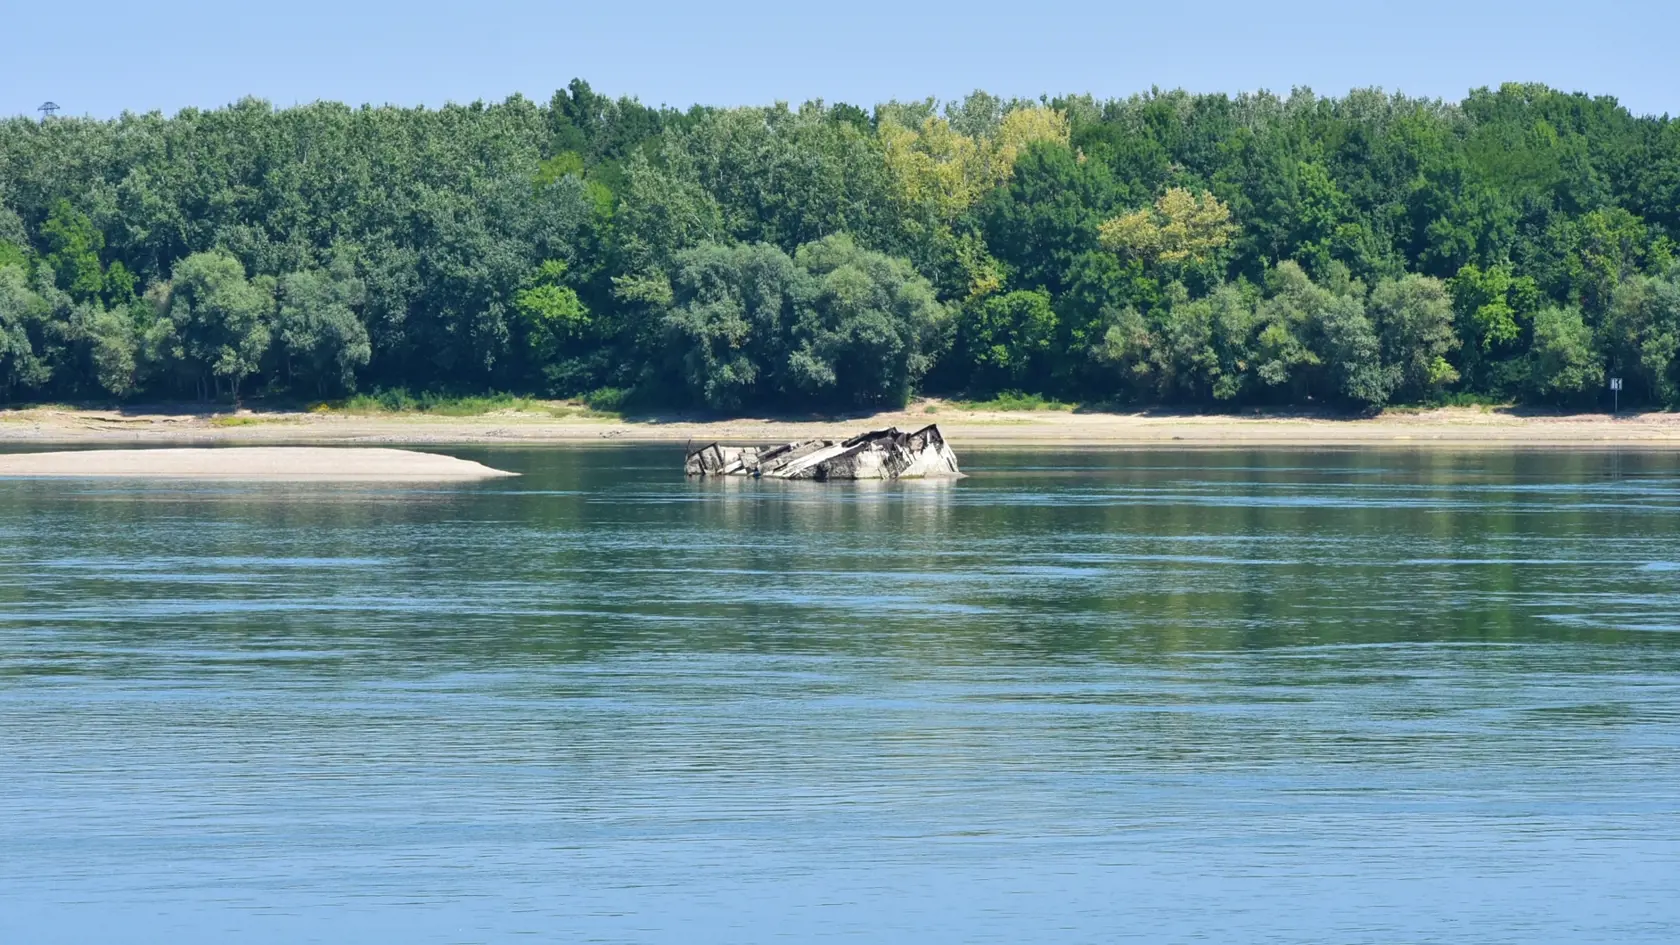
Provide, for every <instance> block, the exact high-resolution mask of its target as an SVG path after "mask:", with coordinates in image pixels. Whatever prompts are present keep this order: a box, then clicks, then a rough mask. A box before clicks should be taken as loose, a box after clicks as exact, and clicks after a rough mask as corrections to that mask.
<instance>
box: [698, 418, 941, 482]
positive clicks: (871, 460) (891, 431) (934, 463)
mask: <svg viewBox="0 0 1680 945" xmlns="http://www.w3.org/2000/svg"><path fill="white" fill-rule="evenodd" d="M683 472H685V473H687V474H688V475H690V476H749V477H752V478H754V479H760V478H762V479H812V480H816V481H818V482H826V481H830V480H840V479H934V478H955V477H958V476H961V475H962V473H961V472H960V471H958V469H957V455H956V454H955V453H953V452H951V447H950V445H949V444H947V443H946V442H945V437H943V436H941V435H940V433H939V426H938V425H937V424H929V425H927V426H925V427H923V428H921V429H920V430H917V431H916V432H914V433H900V432H899V431H898V428H896V427H890V428H888V429H885V430H874V431H871V432H869V433H862V434H859V435H857V436H854V437H852V438H851V439H849V440H840V441H835V440H800V441H799V442H797V443H787V444H783V445H781V446H765V447H759V446H724V445H722V444H719V443H708V444H707V445H705V446H702V447H700V448H699V449H695V450H690V451H689V453H688V458H687V460H686V461H685V462H684V463H683Z"/></svg>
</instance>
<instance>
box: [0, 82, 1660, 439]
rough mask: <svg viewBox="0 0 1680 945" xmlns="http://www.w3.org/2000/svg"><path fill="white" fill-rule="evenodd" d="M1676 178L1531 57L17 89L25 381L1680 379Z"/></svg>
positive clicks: (1179, 396)
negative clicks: (1091, 73) (306, 92)
mask: <svg viewBox="0 0 1680 945" xmlns="http://www.w3.org/2000/svg"><path fill="white" fill-rule="evenodd" d="M1677 208H1680V122H1676V121H1674V120H1672V119H1669V118H1666V117H1665V118H1655V117H1640V116H1635V115H1632V114H1629V113H1628V112H1627V111H1626V110H1625V109H1623V108H1621V107H1620V106H1619V105H1617V104H1616V102H1615V101H1614V100H1613V99H1609V98H1594V97H1589V96H1586V95H1580V94H1566V93H1561V92H1557V91H1554V90H1552V89H1548V88H1545V87H1543V86H1538V85H1518V84H1511V85H1505V86H1500V87H1498V88H1496V89H1478V90H1475V91H1473V92H1471V93H1470V94H1469V95H1468V97H1467V98H1465V100H1464V101H1462V102H1460V103H1457V104H1452V103H1444V102H1440V101H1436V100H1430V99H1412V98H1406V97H1404V96H1400V95H1388V94H1384V93H1382V92H1379V91H1376V90H1356V91H1354V92H1352V93H1350V94H1348V95H1347V96H1345V97H1341V98H1318V97H1316V96H1314V95H1312V94H1311V93H1309V92H1306V91H1304V90H1301V91H1296V92H1294V93H1291V94H1290V95H1289V96H1287V97H1280V96H1276V95H1272V94H1269V93H1264V92H1261V93H1253V94H1244V95H1238V96H1228V95H1219V94H1190V93H1187V92H1183V91H1152V92H1150V93H1147V94H1143V95H1137V96H1133V97H1130V98H1125V99H1116V100H1108V101H1099V100H1097V99H1094V98H1092V97H1090V96H1064V97H1060V98H1055V99H1049V100H1046V101H1042V102H1022V101H1010V100H1006V99H1002V98H999V97H996V96H993V95H988V94H986V93H984V92H977V93H974V94H972V95H970V96H967V97H965V98H964V99H963V100H962V101H960V102H950V103H943V104H942V103H940V102H938V101H935V100H932V99H929V100H925V101H917V102H908V103H906V102H889V103H885V104H882V105H880V106H879V107H877V108H876V109H875V110H874V112H873V114H871V113H869V112H866V111H864V110H863V109H860V108H857V107H854V106H851V105H827V104H824V103H822V102H810V103H807V104H805V105H801V106H798V107H789V106H787V105H783V104H776V105H771V106H768V107H753V108H706V107H696V108H693V109H689V110H688V111H685V112H678V111H674V110H671V109H665V108H650V107H648V106H645V105H642V104H640V103H639V102H636V101H635V100H634V99H626V98H620V99H612V98H608V97H606V96H603V95H600V94H599V93H596V92H595V91H594V90H593V89H591V88H590V86H589V85H588V84H587V83H585V82H583V81H581V80H574V81H573V82H571V83H570V84H569V85H568V86H567V87H566V88H565V89H562V90H560V91H557V92H556V93H555V94H554V95H553V97H552V98H550V99H549V100H548V101H546V102H533V101H531V100H528V99H525V98H524V97H522V96H517V95H515V96H512V97H510V98H508V99H506V100H505V101H501V102H494V103H482V102H481V103H473V104H470V105H459V106H457V105H450V106H446V107H444V108H440V109H403V108H394V107H384V108H354V109H353V108H348V107H345V106H343V105H339V104H335V103H330V102H319V103H315V104H311V105H305V106H300V107H294V108H282V109H275V108H273V107H272V106H271V105H269V104H268V103H266V102H261V101H257V100H254V99H253V100H245V101H241V102H238V103H235V104H233V105H231V106H228V107H226V108H221V109H214V110H210V111H200V110H196V109H188V110H185V111H182V112H181V113H179V114H177V115H175V116H174V117H164V116H161V115H157V114H149V115H135V114H125V115H124V116H122V117H120V118H117V119H113V120H110V121H94V120H89V119H65V120H61V121H57V122H54V123H52V125H51V127H50V129H47V130H43V126H42V125H40V124H39V123H38V122H35V121H31V120H28V119H25V118H16V119H6V120H0V272H4V273H8V274H7V275H6V276H5V277H4V279H5V283H4V285H5V290H4V292H5V296H4V299H5V301H4V303H3V304H4V306H5V308H4V316H3V318H4V320H3V322H0V335H3V338H4V341H3V342H0V350H3V352H4V353H3V354H0V386H3V387H4V388H5V390H6V392H7V396H14V397H15V396H21V395H22V394H23V393H25V392H27V393H28V394H29V395H30V396H43V397H63V398H69V399H75V398H87V397H108V396H118V397H152V398H159V397H163V398H167V397H173V396H183V395H185V396H201V397H208V396H211V395H213V394H218V393H224V392H225V393H228V394H232V395H234V396H236V397H237V396H239V394H240V393H241V392H250V391H253V390H254V391H257V392H259V393H261V394H264V395H274V396H287V395H290V396H293V397H299V396H303V397H326V396H335V395H342V394H343V393H346V392H349V391H351V390H353V389H355V388H357V387H364V388H365V387H369V386H371V387H375V388H377V389H380V390H385V391H399V390H439V391H454V392H457V393H468V392H472V391H487V390H505V391H517V392H525V393H530V394H538V393H541V394H548V395H560V396H576V395H580V394H583V393H584V392H589V391H614V392H618V393H616V394H613V395H610V396H608V395H603V396H604V397H608V399H609V400H611V399H613V398H617V399H616V400H614V401H613V402H616V403H623V402H626V400H628V401H629V402H634V403H637V404H640V405H648V406H670V407H689V406H703V407H707V408H710V409H714V410H720V411H753V410H760V409H764V408H767V407H768V408H777V409H780V408H789V409H868V408H870V407H874V406H882V405H891V404H897V403H902V402H904V400H905V398H907V397H908V396H910V394H911V393H912V392H914V391H916V390H918V389H925V390H927V391H928V392H934V393H937V392H942V391H943V392H947V393H955V392H970V391H972V392H978V393H982V394H983V393H992V392H997V391H1004V390H1020V391H1023V392H1024V396H1028V397H1034V396H1037V397H1051V398H1058V399H1062V400H1066V401H1084V402H1101V401H1109V400H1114V399H1130V400H1132V401H1136V402H1151V403H1186V404H1231V405H1235V404H1296V405H1307V404H1312V405H1321V404H1322V405H1333V406H1337V407H1342V408H1370V407H1374V406H1378V405H1382V404H1384V403H1388V402H1392V401H1396V400H1398V401H1402V402H1405V401H1414V402H1430V403H1440V402H1450V401H1455V400H1465V399H1466V398H1468V399H1469V400H1470V401H1474V400H1476V399H1477V398H1482V399H1489V398H1491V399H1504V398H1512V397H1515V398H1525V399H1530V400H1537V401H1544V402H1551V403H1564V402H1567V403H1586V402H1587V401H1588V400H1590V399H1591V397H1592V396H1594V393H1593V390H1592V389H1591V388H1592V385H1593V384H1596V383H1598V381H1596V380H1593V379H1594V378H1597V377H1602V376H1603V374H1604V372H1605V371H1606V370H1611V371H1614V372H1616V374H1617V376H1624V377H1625V378H1626V379H1627V381H1628V390H1627V397H1628V399H1629V400H1630V401H1631V402H1634V403H1641V404H1658V403H1666V404H1674V403H1680V374H1677V371H1680V366H1677V361H1680V350H1677V347H1680V346H1677V344H1676V342H1675V339H1676V337H1677V329H1676V328H1675V324H1674V322H1675V316H1674V306H1673V299H1672V296H1673V292H1674V290H1673V286H1674V279H1675V277H1674V276H1673V275H1672V274H1671V265H1672V263H1673V257H1674V245H1675V241H1676V240H1677V239H1680V209H1677ZM1543 312H1544V313H1547V314H1546V316H1545V324H1544V327H1543V328H1542V325H1541V317H1540V316H1541V313H1543ZM1583 339H1585V340H1584V341H1583ZM1554 373H1555V376H1553V374H1554ZM393 396H394V395H393ZM591 396H593V395H591ZM605 402H607V401H605V400H603V403H605Z"/></svg>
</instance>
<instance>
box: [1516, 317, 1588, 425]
mask: <svg viewBox="0 0 1680 945" xmlns="http://www.w3.org/2000/svg"><path fill="white" fill-rule="evenodd" d="M1593 348H1594V339H1593V331H1592V329H1591V328H1589V327H1587V323H1586V320H1585V319H1584V318H1582V315H1581V310H1580V309H1579V308H1575V307H1574V306H1551V307H1548V308H1544V309H1541V310H1540V311H1539V312H1537V313H1535V315H1534V347H1533V349H1532V350H1531V351H1530V353H1529V375H1528V383H1529V388H1530V391H1531V392H1532V394H1533V395H1534V396H1536V397H1537V398H1539V399H1542V400H1545V401H1551V402H1554V403H1560V404H1571V403H1581V402H1583V401H1585V400H1587V399H1589V398H1590V397H1591V394H1592V392H1594V391H1596V390H1598V389H1599V388H1600V387H1601V386H1603V384H1604V367H1603V364H1602V362H1601V361H1599V359H1598V356H1597V352H1596V351H1594V350H1593Z"/></svg>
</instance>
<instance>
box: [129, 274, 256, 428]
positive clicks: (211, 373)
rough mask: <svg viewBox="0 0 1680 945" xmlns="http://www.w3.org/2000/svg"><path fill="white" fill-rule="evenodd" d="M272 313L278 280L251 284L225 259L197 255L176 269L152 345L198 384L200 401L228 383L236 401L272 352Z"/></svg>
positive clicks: (157, 353) (164, 359)
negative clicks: (242, 383) (244, 382)
mask: <svg viewBox="0 0 1680 945" xmlns="http://www.w3.org/2000/svg"><path fill="white" fill-rule="evenodd" d="M273 308H274V287H273V280H271V279H265V278H259V279H257V280H255V281H251V280H247V279H246V278H245V268H244V267H243V266H241V265H240V264H239V260H237V259H235V258H233V257H232V256H230V255H228V254H226V253H222V252H210V253H196V254H194V255H192V256H188V257H187V258H185V259H183V260H181V261H180V262H179V263H177V264H176V265H175V269H174V271H173V273H172V278H171V279H170V282H169V287H168V290H167V303H166V305H165V307H164V309H163V314H162V316H161V317H160V318H159V319H158V320H157V322H156V323H155V324H154V325H153V326H152V328H151V331H150V333H149V335H148V339H147V340H148V344H149V346H150V348H151V349H152V351H153V352H154V357H157V358H158V359H159V360H161V361H162V362H163V364H165V365H166V366H167V367H169V368H172V369H174V370H175V371H176V372H177V374H178V375H180V376H183V377H186V378H191V379H192V380H193V382H194V383H195V384H196V387H197V392H198V394H199V396H200V397H203V396H207V395H208V394H210V393H212V392H219V391H220V387H221V384H222V382H223V381H225V382H227V384H228V390H229V392H230V393H232V394H233V396H234V397H236V398H237V397H238V396H239V384H240V381H242V380H243V379H244V378H245V377H247V376H249V375H251V374H254V373H256V371H257V369H258V368H259V367H260V366H261V362H262V358H263V355H264V354H266V353H267V352H268V346H269V340H270V337H271V321H272V316H273Z"/></svg>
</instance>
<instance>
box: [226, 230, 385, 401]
mask: <svg viewBox="0 0 1680 945" xmlns="http://www.w3.org/2000/svg"><path fill="white" fill-rule="evenodd" d="M366 300H367V288H366V286H365V285H364V284H363V282H362V280H361V279H359V278H357V277H356V274H355V270H354V268H353V267H352V266H351V265H349V263H348V262H347V261H344V260H340V261H338V262H336V263H335V264H334V265H333V266H332V267H330V268H329V269H326V270H319V269H308V270H304V271H302V272H293V273H288V274H287V275H286V276H285V277H283V278H282V279H281V280H280V283H279V309H278V312H277V313H276V316H275V320H274V335H275V340H276V341H278V343H279V344H278V347H279V350H280V356H281V358H282V359H283V361H284V363H285V372H286V378H287V380H288V381H289V382H291V383H294V384H298V385H312V386H313V387H314V389H315V392H316V393H317V394H320V395H325V394H327V393H330V392H337V391H353V390H355V389H356V372H357V371H358V370H359V369H361V368H362V367H365V366H366V365H367V363H368V360H369V358H371V357H372V355H373V349H372V345H371V344H370V342H369V340H368V333H367V328H366V327H365V326H364V325H363V324H362V320H361V318H360V317H359V316H358V315H357V313H356V310H357V309H358V308H360V307H361V306H362V305H363V304H364V303H365V302H366ZM254 343H255V342H254V340H253V344H254Z"/></svg>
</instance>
